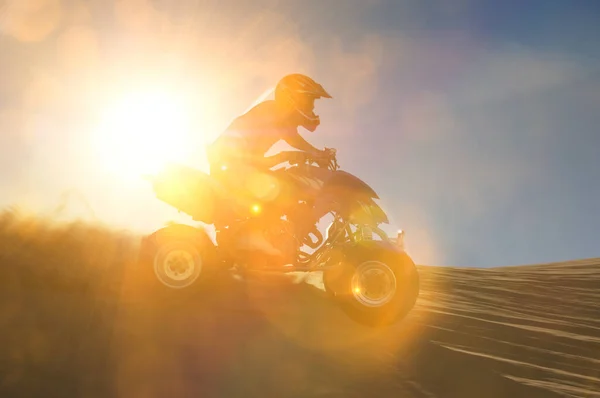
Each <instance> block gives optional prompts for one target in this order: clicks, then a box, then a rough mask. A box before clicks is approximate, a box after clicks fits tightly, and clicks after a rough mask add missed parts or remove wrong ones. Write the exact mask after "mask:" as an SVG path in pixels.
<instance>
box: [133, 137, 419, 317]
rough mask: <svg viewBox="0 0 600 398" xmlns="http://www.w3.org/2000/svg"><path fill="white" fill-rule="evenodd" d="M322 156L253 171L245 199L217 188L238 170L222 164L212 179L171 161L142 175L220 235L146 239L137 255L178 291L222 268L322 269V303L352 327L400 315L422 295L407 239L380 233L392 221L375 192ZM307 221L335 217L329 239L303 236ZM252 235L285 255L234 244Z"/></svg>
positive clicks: (169, 230) (179, 233)
mask: <svg viewBox="0 0 600 398" xmlns="http://www.w3.org/2000/svg"><path fill="white" fill-rule="evenodd" d="M286 153H287V154H290V155H294V154H296V155H297V154H298V152H286ZM326 153H327V156H326V157H312V156H310V155H307V154H304V155H303V157H301V158H302V160H298V156H291V157H293V158H294V159H296V160H294V161H289V164H290V166H289V167H283V168H279V169H276V170H269V171H267V172H265V171H261V172H259V171H257V172H256V175H254V176H252V177H250V178H248V179H247V180H246V182H247V183H248V186H252V187H254V188H255V189H250V191H252V192H254V193H255V194H253V195H250V197H246V198H245V199H243V200H242V199H239V195H236V194H235V193H232V192H231V191H228V190H225V189H223V185H222V184H221V183H220V181H222V180H220V178H221V177H222V176H219V175H218V174H219V173H228V172H231V173H235V170H233V169H232V170H229V169H228V167H227V165H226V164H223V165H222V167H220V171H219V172H218V173H217V172H211V173H210V174H207V173H204V172H201V171H198V170H195V169H192V168H189V167H187V166H182V165H175V164H171V165H169V166H167V167H166V168H165V169H164V170H163V171H162V172H160V173H159V174H157V175H154V176H147V177H146V178H147V179H148V180H149V181H151V183H152V185H153V189H154V192H155V194H156V196H157V198H158V199H160V200H162V201H164V202H166V203H168V204H170V205H171V206H173V207H175V208H176V209H178V210H179V211H181V212H184V213H186V214H188V215H190V216H191V217H192V219H193V220H194V221H198V222H201V223H204V224H207V225H214V227H215V231H216V232H215V233H216V235H215V236H216V239H215V241H216V244H215V243H213V240H212V239H211V238H210V237H209V234H208V233H207V231H206V230H205V229H204V228H195V227H192V226H189V225H183V224H171V225H169V226H166V227H164V228H162V229H160V230H158V231H156V232H154V233H153V234H151V235H149V236H147V237H145V238H144V239H143V244H142V253H144V256H145V258H146V259H148V260H147V261H148V262H150V263H151V264H152V265H153V267H154V272H155V275H156V277H157V278H158V280H159V281H160V282H162V285H163V286H166V287H167V288H168V289H169V290H170V291H172V292H173V293H174V292H176V291H177V290H179V291H181V290H186V291H189V290H191V289H194V288H196V287H198V288H201V287H202V285H205V286H206V284H210V283H211V280H214V278H215V275H218V274H219V273H222V272H223V271H224V270H227V271H228V272H230V271H233V272H243V271H244V270H253V271H269V272H273V271H278V272H282V273H287V272H298V271H322V272H323V285H324V287H325V291H326V292H327V296H328V297H330V298H331V299H332V300H334V301H335V302H336V303H337V304H339V306H340V308H341V309H342V310H343V311H344V312H345V313H346V314H347V315H348V316H349V317H350V318H351V319H353V320H355V321H356V322H358V323H361V324H363V325H367V326H373V327H375V326H384V325H390V324H393V323H394V322H396V321H398V320H400V319H401V318H403V317H404V316H405V315H406V314H407V313H408V312H409V311H410V310H411V309H412V308H413V306H414V304H415V301H416V299H417V296H418V293H419V275H418V272H417V269H416V267H415V264H414V263H413V261H412V260H411V258H410V257H409V255H408V254H407V253H406V252H405V251H404V248H403V234H402V232H399V233H398V236H397V237H395V238H390V237H388V235H387V234H386V233H385V232H384V231H383V230H382V229H381V228H380V225H381V224H382V223H389V221H388V217H387V215H386V214H385V212H384V211H383V210H382V208H381V207H380V206H379V205H378V204H377V203H376V202H375V200H376V199H379V197H378V196H377V194H376V193H375V192H374V191H373V189H372V188H371V187H369V186H368V185H367V184H366V183H364V182H363V181H362V180H360V179H359V178H357V177H355V176H354V175H352V174H350V173H347V172H344V171H342V170H339V166H338V163H337V160H336V156H335V150H333V149H328V150H327V152H326ZM257 187H258V188H257ZM310 214H313V215H314V214H316V217H317V219H318V218H319V217H321V216H325V215H327V214H330V215H332V216H333V221H332V222H331V223H330V224H329V226H328V227H327V228H326V231H325V236H323V234H322V233H321V232H320V231H319V229H318V228H317V226H316V223H315V224H312V225H311V228H309V230H308V231H307V229H306V228H304V229H301V228H299V225H301V224H302V221H303V220H306V219H307V217H310ZM257 228H258V230H259V232H260V233H262V234H263V236H264V237H265V238H266V240H267V241H268V242H270V243H271V244H272V245H273V246H274V247H277V248H278V249H279V250H280V251H281V252H282V253H283V255H278V256H272V255H263V254H262V253H260V252H256V251H252V250H248V249H247V248H244V247H243V246H242V245H240V244H239V242H240V239H242V238H243V237H244V236H247V234H248V231H249V230H253V231H256V230H257ZM300 235H301V236H300ZM313 236H314V239H313ZM304 247H308V250H307V251H304V250H302V249H303V248H304ZM310 250H312V253H308V251H310Z"/></svg>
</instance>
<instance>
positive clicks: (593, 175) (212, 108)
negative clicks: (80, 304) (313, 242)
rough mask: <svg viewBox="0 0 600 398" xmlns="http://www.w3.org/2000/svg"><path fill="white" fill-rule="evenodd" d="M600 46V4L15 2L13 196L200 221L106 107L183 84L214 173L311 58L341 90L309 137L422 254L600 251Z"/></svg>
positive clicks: (103, 215) (7, 5)
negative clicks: (177, 203)
mask: <svg viewBox="0 0 600 398" xmlns="http://www.w3.org/2000/svg"><path fill="white" fill-rule="evenodd" d="M598 42H600V3H599V2H597V1H594V0H589V1H584V0H572V1H560V0H543V1H542V0H530V1H527V2H517V1H514V0H504V1H489V0H485V1H484V0H478V1H474V0H460V1H454V2H447V1H443V0H427V1H423V0H419V1H417V0H406V1H401V0H327V1H320V0H319V1H316V0H310V1H308V0H307V1H302V2H298V1H291V0H255V1H253V2H246V1H242V0H185V1H179V2H173V1H167V0H154V1H151V0H115V1H112V0H110V1H109V0H87V1H84V0H3V1H0V193H1V194H0V206H4V205H12V204H18V205H19V206H22V207H23V208H27V209H33V210H35V211H40V212H46V213H48V214H52V211H53V209H55V208H56V206H57V205H58V204H60V203H61V197H67V196H65V195H66V194H67V193H71V194H72V195H71V201H70V202H69V203H68V204H67V207H68V208H69V211H70V212H71V213H72V214H74V215H77V216H81V217H90V214H91V213H93V217H95V218H97V219H98V220H101V221H102V222H106V223H109V224H113V225H116V226H119V227H120V228H131V229H134V230H139V231H147V232H150V231H152V230H153V229H156V228H159V227H160V226H162V225H163V224H164V222H165V221H167V220H169V219H176V220H180V221H183V222H186V221H187V222H190V221H191V220H188V219H187V218H186V217H182V216H181V215H178V214H177V212H176V211H174V210H173V209H171V208H169V207H168V206H167V205H166V204H163V203H161V202H159V201H158V200H156V199H155V198H154V196H153V194H152V191H151V189H150V188H149V187H148V185H147V183H146V182H145V181H144V180H143V179H141V178H140V176H139V175H136V174H134V173H129V174H127V173H117V172H115V167H114V165H115V164H121V163H118V162H117V158H116V157H114V158H113V157H111V156H113V155H111V154H110V153H109V154H107V153H106V152H104V153H103V154H99V152H98V150H97V149H98V148H99V147H102V140H104V143H105V144H106V142H109V141H107V140H108V138H107V137H110V136H111V134H112V132H111V131H108V130H107V129H106V128H105V129H104V130H102V128H100V126H104V124H103V120H104V119H105V116H103V115H105V114H106V112H107V111H106V110H107V109H112V108H111V107H114V106H115V105H114V104H116V103H119V101H122V100H123V98H139V97H135V95H138V94H139V93H144V92H147V91H152V90H155V91H156V92H168V93H169V95H170V97H168V98H171V99H172V100H168V101H170V102H169V104H170V105H173V104H180V106H179V105H178V107H177V109H179V110H182V112H184V113H185V114H186V115H187V116H186V118H185V123H184V124H182V126H184V125H185V128H183V127H182V128H181V129H180V130H182V131H183V130H185V131H186V134H187V135H186V136H185V145H184V146H185V150H186V151H185V153H183V152H182V153H181V156H182V159H181V160H182V161H185V162H186V163H187V164H190V165H192V166H196V167H200V168H205V167H206V161H205V158H204V152H203V146H204V145H205V144H206V143H208V142H210V141H211V140H212V139H214V138H215V137H216V136H217V135H218V133H219V131H220V130H221V129H223V128H224V127H226V126H227V124H228V122H229V121H230V120H231V119H232V118H234V117H236V116H237V115H239V114H240V113H242V112H244V111H245V110H247V109H248V107H249V106H251V105H252V104H253V103H254V102H255V101H257V100H258V99H259V98H260V97H261V95H262V94H263V93H265V92H268V90H269V89H270V88H272V86H273V85H274V84H275V83H276V81H277V80H278V79H279V78H280V77H282V76H283V75H285V74H287V73H293V72H301V73H307V74H310V75H311V76H313V77H314V78H315V79H316V80H317V81H319V82H320V83H321V84H323V86H324V87H325V88H326V89H327V90H328V92H330V93H331V94H332V95H333V97H334V98H333V99H331V100H321V101H318V102H317V112H318V113H319V114H320V115H321V120H322V124H321V126H320V128H319V129H318V130H317V132H316V133H308V132H306V131H302V134H303V135H304V136H305V137H306V138H307V139H308V140H309V141H311V142H312V143H313V144H314V145H316V146H319V147H324V146H327V147H334V148H337V149H338V161H339V163H340V165H341V167H342V168H343V169H344V170H347V171H349V172H351V173H354V174H356V175H357V176H359V177H360V178H362V179H363V180H365V181H366V182H368V183H369V184H370V185H371V186H372V187H373V188H374V189H375V190H376V191H377V192H378V193H379V194H380V197H381V202H382V204H383V206H384V208H385V209H386V210H387V211H388V213H389V214H390V218H391V220H392V227H393V229H395V228H402V229H403V230H405V231H406V240H407V249H408V250H409V252H410V253H411V255H412V256H413V257H414V259H415V261H416V262H418V263H421V264H430V265H451V266H475V267H490V266H502V265H519V264H531V263H542V262H552V261H564V260H571V259H579V258H587V257H597V256H600V241H599V239H600V238H599V237H600V156H598V153H600V132H599V130H598V126H599V125H600V46H598V44H597V43H598ZM132 95H133V97H131V96H132ZM128 96H129V97H128ZM131 103H132V102H131V101H130V102H129V104H130V105H131ZM127 109H129V108H127ZM153 127H155V126H152V125H147V124H144V121H143V120H142V121H140V120H139V119H138V120H137V121H136V120H135V119H132V120H130V121H129V122H127V123H124V126H121V130H118V129H117V130H118V131H125V132H124V133H123V134H126V133H127V131H143V130H144V129H151V128H153ZM165 130H169V129H165ZM171 130H173V129H171ZM165 137H166V138H165V139H168V140H169V141H172V142H176V141H177V139H181V134H180V135H176V133H175V132H174V131H169V132H166V133H165ZM112 139H113V140H116V141H119V142H120V144H122V141H127V140H124V139H121V138H120V137H119V136H118V137H116V138H114V137H113V138H112ZM116 141H110V142H111V143H113V142H116ZM128 142H129V141H128ZM105 146H106V145H105ZM146 146H148V145H146ZM121 149H122V152H123V151H125V153H127V154H130V155H131V156H130V158H131V159H137V158H136V156H139V153H142V152H144V151H145V150H147V148H145V146H144V143H143V141H142V142H138V143H137V144H135V143H130V146H129V147H124V148H121ZM115 156H116V155H115ZM184 158H185V159H184ZM119 159H121V161H122V160H123V159H122V158H119ZM113 163H114V164H113ZM130 163H131V162H130ZM110 166H113V167H112V168H111V167H110ZM117 169H119V167H117ZM119 170H120V169H119ZM125 174H127V175H126V176H125ZM88 205H89V207H90V208H91V209H92V212H90V211H88V207H87V206H88Z"/></svg>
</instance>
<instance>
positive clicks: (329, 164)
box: [289, 148, 339, 171]
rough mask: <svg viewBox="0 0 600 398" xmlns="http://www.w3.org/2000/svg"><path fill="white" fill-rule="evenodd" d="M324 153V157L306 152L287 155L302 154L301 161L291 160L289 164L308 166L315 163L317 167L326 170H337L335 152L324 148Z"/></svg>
mask: <svg viewBox="0 0 600 398" xmlns="http://www.w3.org/2000/svg"><path fill="white" fill-rule="evenodd" d="M324 152H325V154H324V155H321V154H319V155H316V156H315V155H313V154H311V153H308V152H298V151H290V152H289V153H290V154H294V156H296V155H298V154H302V156H303V158H304V159H303V160H302V161H299V160H298V159H291V160H290V161H289V163H290V164H293V165H300V164H306V165H309V164H312V163H316V164H317V165H318V166H319V167H322V168H327V169H329V170H332V171H335V170H337V169H338V168H339V165H338V162H337V158H336V153H337V151H336V150H335V149H334V148H325V150H324Z"/></svg>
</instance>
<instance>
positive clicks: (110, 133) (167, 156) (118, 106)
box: [94, 91, 191, 177]
mask: <svg viewBox="0 0 600 398" xmlns="http://www.w3.org/2000/svg"><path fill="white" fill-rule="evenodd" d="M189 122H190V120H189V114H188V112H186V107H185V104H184V103H183V102H182V101H181V100H180V99H178V98H177V97H176V96H173V95H169V93H166V92H159V91H158V92H154V91H153V92H138V93H134V94H130V95H127V96H124V97H122V98H121V100H120V101H118V102H116V103H114V104H112V106H110V107H109V108H108V109H106V112H105V113H104V114H103V117H102V119H101V122H100V125H99V126H98V130H97V132H96V134H95V140H94V149H95V151H96V154H97V155H98V156H99V159H100V162H101V163H102V166H103V167H104V168H107V169H108V170H110V171H111V172H114V173H117V174H119V175H121V176H127V177H140V176H141V175H142V174H148V173H154V172H156V171H158V170H159V169H160V168H161V167H162V166H164V165H165V164H166V163H167V162H170V161H178V160H181V159H183V158H184V157H186V156H187V154H188V152H189V150H190V146H191V145H190V144H191V142H190V133H191V132H190V123H189Z"/></svg>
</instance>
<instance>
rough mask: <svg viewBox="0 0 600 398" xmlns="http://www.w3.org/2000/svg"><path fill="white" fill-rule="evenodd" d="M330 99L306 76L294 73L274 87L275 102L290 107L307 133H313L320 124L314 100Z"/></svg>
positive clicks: (325, 92)
mask: <svg viewBox="0 0 600 398" xmlns="http://www.w3.org/2000/svg"><path fill="white" fill-rule="evenodd" d="M321 97H323V98H332V97H331V95H329V93H327V91H325V89H324V88H323V86H321V85H320V84H319V83H317V82H315V81H314V80H313V79H311V78H310V77H308V76H306V75H302V74H299V73H294V74H291V75H287V76H285V77H284V78H282V79H281V80H280V81H279V82H278V83H277V86H276V87H275V101H276V102H278V103H279V104H281V105H283V106H286V107H291V109H292V111H293V112H294V113H295V114H296V115H297V116H298V117H299V123H298V124H299V125H300V126H302V127H304V128H305V129H307V130H309V131H315V130H316V128H317V126H318V125H319V124H320V123H321V120H320V119H319V116H318V115H316V114H315V113H314V108H315V99H318V98H321Z"/></svg>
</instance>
